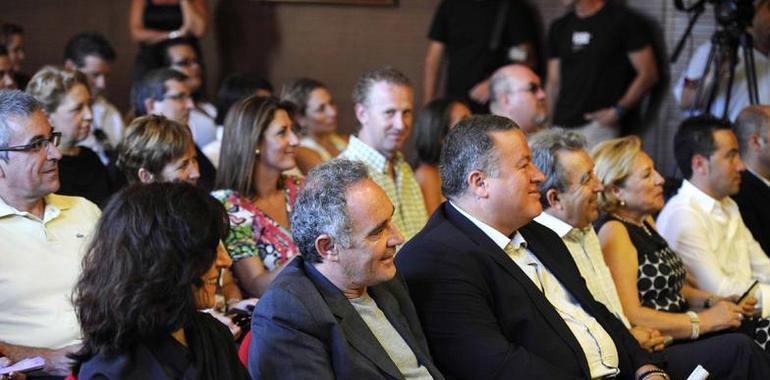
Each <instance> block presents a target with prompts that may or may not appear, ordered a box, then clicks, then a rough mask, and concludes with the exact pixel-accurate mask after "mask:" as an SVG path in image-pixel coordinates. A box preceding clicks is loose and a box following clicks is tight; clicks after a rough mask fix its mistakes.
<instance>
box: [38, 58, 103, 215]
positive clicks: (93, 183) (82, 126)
mask: <svg viewBox="0 0 770 380" xmlns="http://www.w3.org/2000/svg"><path fill="white" fill-rule="evenodd" d="M88 86H89V85H88V79H87V78H86V76H85V75H83V74H82V73H81V72H79V71H67V70H64V69H60V68H56V67H53V66H46V67H44V68H42V69H41V70H40V71H38V72H37V73H36V74H35V75H34V76H33V77H32V79H30V81H29V84H28V85H27V90H26V92H27V93H28V94H30V95H32V96H34V97H35V99H37V100H38V101H39V102H40V103H42V104H43V110H44V111H45V113H46V116H48V120H49V121H50V122H51V126H53V129H54V131H56V132H59V133H61V142H60V145H59V151H60V152H61V154H62V159H61V160H60V161H59V178H60V181H61V187H60V188H59V191H58V193H59V194H63V195H77V196H82V197H84V198H86V199H88V200H90V201H92V202H94V203H96V204H97V205H99V206H103V205H104V204H105V203H106V201H107V199H108V198H109V196H110V195H111V194H112V193H113V185H112V184H111V183H110V179H109V175H108V172H107V168H105V167H104V165H103V164H102V162H101V160H100V159H99V156H97V155H96V153H94V152H93V151H92V150H90V149H88V148H86V147H81V146H78V143H79V142H80V141H83V140H84V139H85V138H86V137H88V134H89V132H90V130H91V121H92V118H93V113H92V112H91V92H90V89H89V87H88Z"/></svg>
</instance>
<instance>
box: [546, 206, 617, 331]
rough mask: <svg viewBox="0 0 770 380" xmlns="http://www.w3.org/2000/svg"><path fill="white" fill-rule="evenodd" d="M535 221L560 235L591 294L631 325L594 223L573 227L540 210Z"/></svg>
mask: <svg viewBox="0 0 770 380" xmlns="http://www.w3.org/2000/svg"><path fill="white" fill-rule="evenodd" d="M535 221H536V222H538V223H540V224H542V225H544V226H546V227H548V228H549V229H551V231H553V232H555V233H556V234H557V235H559V237H560V238H561V240H562V241H563V242H564V245H566V246H567V249H568V250H569V253H570V254H571V255H572V258H573V259H575V264H577V267H578V270H580V275H581V276H583V279H585V280H586V285H588V290H590V291H591V295H593V296H594V298H596V300H597V301H599V302H601V303H603V304H604V306H607V309H609V310H610V312H612V314H614V315H615V317H617V318H618V319H620V320H621V321H622V322H623V324H624V325H626V328H629V329H630V328H631V323H630V322H629V321H628V318H626V315H625V314H624V313H623V305H622V304H621V303H620V298H619V297H618V289H617V288H616V287H615V282H614V281H612V273H611V272H610V268H608V267H607V263H606V262H605V261H604V255H603V254H602V246H601V243H599V237H598V236H596V231H594V228H593V226H591V225H590V224H589V225H588V226H587V227H585V228H582V229H580V228H575V227H572V226H571V225H569V224H567V223H565V222H564V221H563V220H561V219H559V218H557V217H555V216H553V215H551V214H549V213H547V212H543V213H541V214H540V215H539V216H538V217H537V218H535Z"/></svg>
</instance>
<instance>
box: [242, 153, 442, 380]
mask: <svg viewBox="0 0 770 380" xmlns="http://www.w3.org/2000/svg"><path fill="white" fill-rule="evenodd" d="M394 212H395V209H394V206H393V204H392V203H391V202H390V201H389V198H388V196H387V194H385V192H384V191H383V190H382V188H381V187H380V186H378V185H377V184H376V183H375V182H374V181H373V180H372V179H371V178H370V177H369V175H368V174H367V168H366V166H365V165H364V164H363V163H361V162H353V161H348V160H340V159H338V160H332V161H328V162H326V163H324V164H322V165H320V166H318V167H317V168H315V169H314V170H312V171H311V172H310V175H309V177H308V178H307V182H306V184H305V187H304V188H303V189H302V190H301V191H300V195H299V197H298V199H297V203H296V204H295V209H294V212H293V213H292V216H291V225H292V226H291V227H292V233H293V235H294V237H295V239H296V241H297V244H298V245H299V247H300V251H301V253H302V256H301V257H298V258H296V259H294V260H292V261H291V262H290V263H289V264H288V265H287V267H286V268H285V269H284V270H283V271H282V272H281V274H280V275H278V277H277V278H276V279H275V281H274V283H273V286H271V287H270V289H269V290H268V291H267V293H265V295H264V296H263V297H262V299H261V300H260V301H259V303H258V304H257V307H256V308H255V309H254V318H253V319H252V332H253V334H254V337H253V339H252V341H251V346H250V349H249V351H250V352H249V356H250V358H249V371H250V373H251V375H252V377H253V378H255V379H309V378H314V379H404V378H406V379H437V380H438V379H443V376H442V375H441V373H440V372H439V370H438V369H437V368H436V366H435V365H434V364H433V361H432V360H431V357H430V354H429V352H428V344H427V342H426V341H425V336H424V334H423V332H422V329H421V328H420V322H419V319H418V317H417V314H416V312H415V310H414V305H413V304H412V302H411V300H410V299H409V293H408V291H407V289H406V286H405V284H404V281H403V279H402V278H401V277H400V276H399V275H398V273H397V271H396V266H395V264H394V262H393V259H394V256H395V254H396V247H397V246H398V245H399V244H401V243H403V242H404V237H403V236H402V235H401V233H400V232H399V230H398V227H396V225H395V223H393V215H394Z"/></svg>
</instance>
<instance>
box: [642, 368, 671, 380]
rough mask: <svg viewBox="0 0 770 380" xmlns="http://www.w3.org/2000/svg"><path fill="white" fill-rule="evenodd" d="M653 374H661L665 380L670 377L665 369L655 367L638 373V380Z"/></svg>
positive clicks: (644, 379) (645, 379)
mask: <svg viewBox="0 0 770 380" xmlns="http://www.w3.org/2000/svg"><path fill="white" fill-rule="evenodd" d="M653 376H661V377H663V378H664V379H666V380H669V379H671V378H670V377H669V376H668V374H667V373H666V372H665V371H663V370H662V369H657V368H656V369H651V370H649V371H647V372H643V373H642V374H641V375H639V377H638V379H639V380H647V379H649V378H651V377H653Z"/></svg>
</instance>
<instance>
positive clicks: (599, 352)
mask: <svg viewBox="0 0 770 380" xmlns="http://www.w3.org/2000/svg"><path fill="white" fill-rule="evenodd" d="M449 204H450V205H452V207H454V208H455V209H456V210H457V211H458V212H459V213H460V214H462V215H463V216H465V217H466V218H468V220H470V221H471V223H473V224H474V225H475V226H476V227H478V228H479V229H480V230H481V231H482V232H484V234H485V235H487V236H488V237H489V238H490V239H492V241H493V242H494V243H495V245H497V246H498V247H500V249H502V250H503V251H508V250H506V247H507V246H508V245H511V246H512V247H523V249H518V250H517V251H518V253H517V254H512V253H508V252H506V253H508V256H509V257H510V258H511V260H513V262H514V263H516V265H518V266H519V268H520V269H521V270H522V271H523V272H524V273H525V274H526V275H527V277H529V279H530V280H531V281H532V282H533V283H534V284H535V286H537V287H538V288H539V289H540V290H541V291H542V292H543V295H544V296H545V298H546V299H547V300H548V301H549V302H550V303H551V305H553V307H554V308H555V309H556V311H557V312H558V313H559V316H561V317H562V319H563V320H564V322H565V323H566V324H567V327H569V329H570V331H571V332H572V335H574V336H575V338H576V339H577V341H578V343H579V344H580V347H581V348H582V349H583V353H584V354H585V357H586V361H587V362H588V368H589V369H590V371H591V378H593V379H597V378H601V377H604V376H608V375H616V374H618V373H619V371H620V370H619V368H618V363H619V359H618V351H617V348H616V347H615V342H614V341H613V340H612V337H610V335H609V334H608V333H607V331H606V330H604V328H603V327H602V326H601V325H600V324H599V323H598V322H597V321H596V319H595V318H594V317H592V316H591V315H589V314H588V313H587V312H586V311H585V310H583V307H582V306H580V303H579V302H578V301H577V300H576V299H575V298H574V297H573V296H572V295H571V294H570V293H569V290H567V289H566V288H565V287H564V285H562V284H561V282H559V280H558V279H557V278H556V277H555V276H554V275H553V274H552V273H551V271H549V270H548V268H546V267H545V266H544V265H543V264H542V263H541V262H540V260H539V259H538V258H537V256H535V254H533V253H532V252H531V251H530V250H529V249H527V248H526V243H527V242H526V240H524V237H523V236H521V233H519V232H518V231H517V232H516V234H515V235H514V237H513V239H511V238H509V237H507V236H505V235H504V234H503V233H502V232H500V231H498V230H496V229H494V228H492V227H491V226H489V225H487V224H485V223H484V222H482V221H480V220H478V219H476V218H474V217H473V216H471V215H470V214H468V213H466V212H465V211H464V210H463V209H461V208H460V207H459V206H457V205H456V204H454V203H453V202H451V201H450V202H449ZM510 251H513V250H510ZM521 251H523V252H521Z"/></svg>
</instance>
